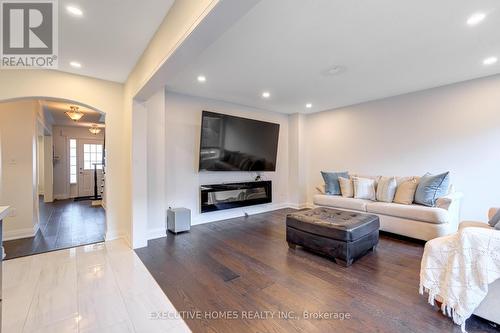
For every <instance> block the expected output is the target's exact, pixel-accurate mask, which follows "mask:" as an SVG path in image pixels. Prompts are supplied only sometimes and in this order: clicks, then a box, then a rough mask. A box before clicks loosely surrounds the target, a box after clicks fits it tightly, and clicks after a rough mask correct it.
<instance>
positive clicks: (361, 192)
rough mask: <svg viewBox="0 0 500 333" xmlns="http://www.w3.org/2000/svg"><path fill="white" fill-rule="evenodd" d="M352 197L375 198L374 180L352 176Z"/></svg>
mask: <svg viewBox="0 0 500 333" xmlns="http://www.w3.org/2000/svg"><path fill="white" fill-rule="evenodd" d="M352 182H353V187H354V198H356V199H367V200H375V180H374V179H369V178H360V177H353V179H352Z"/></svg>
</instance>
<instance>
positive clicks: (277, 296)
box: [136, 209, 495, 333]
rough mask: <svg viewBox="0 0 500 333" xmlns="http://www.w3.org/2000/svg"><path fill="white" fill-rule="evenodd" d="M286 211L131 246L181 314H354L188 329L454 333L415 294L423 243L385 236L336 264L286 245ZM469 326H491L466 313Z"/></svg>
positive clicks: (194, 324) (192, 323)
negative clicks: (350, 261) (348, 261)
mask: <svg viewBox="0 0 500 333" xmlns="http://www.w3.org/2000/svg"><path fill="white" fill-rule="evenodd" d="M291 211H293V210H291V209H282V210H277V211H273V212H269V213H265V214H259V215H253V216H250V217H247V218H245V217H241V218H235V219H230V220H225V221H220V222H214V223H208V224H203V225H198V226H194V227H193V228H192V229H191V231H190V232H189V233H183V234H179V235H176V236H174V235H172V234H169V235H167V237H164V238H159V239H155V240H151V241H149V242H148V247H146V248H142V249H138V250H136V252H137V254H138V255H139V257H140V258H141V260H142V261H143V262H144V264H145V265H146V267H147V268H148V270H149V271H150V272H151V274H152V275H153V277H154V278H155V279H156V281H157V282H158V284H159V285H160V287H161V288H162V290H163V291H164V292H165V294H166V295H167V296H168V297H169V299H170V300H171V301H172V303H173V304H174V306H175V307H176V309H177V310H178V311H232V310H237V311H271V312H272V313H274V314H277V313H278V312H279V311H282V312H289V311H292V312H294V313H295V314H297V315H298V317H301V316H302V314H303V311H309V312H317V311H329V312H345V313H350V314H351V315H352V319H351V320H313V319H310V320H305V319H298V320H293V319H289V320H285V319H281V318H276V317H275V318H273V319H267V320H264V319H260V320H259V319H255V320H251V319H238V320H222V319H206V318H205V319H203V320H194V319H188V318H185V319H186V322H187V324H188V325H189V327H190V328H191V330H192V331H193V332H231V333H233V332H256V333H257V332H307V333H309V332H321V333H323V332H384V333H385V332H394V333H400V332H426V333H427V332H429V333H432V332H457V333H458V332H460V328H459V327H457V326H456V325H454V324H453V323H452V322H451V320H450V319H448V318H446V317H444V316H443V315H441V314H440V313H439V312H438V311H436V310H435V309H433V308H432V307H431V306H429V305H428V304H427V302H426V298H425V297H423V296H420V295H419V294H418V283H419V269H420V260H421V257H422V253H423V245H422V244H420V243H416V242H411V241H408V240H405V239H398V238H393V237H390V236H388V235H384V234H382V235H381V239H380V244H379V246H378V248H377V250H376V251H375V252H373V253H369V254H367V255H366V256H364V257H363V258H361V259H359V260H358V261H356V262H355V263H354V264H353V265H352V266H351V267H342V266H339V265H337V264H335V263H334V262H332V261H331V260H329V259H327V258H324V257H321V256H318V255H315V254H313V253H310V252H308V251H305V250H303V249H301V248H298V249H296V250H290V249H289V248H288V246H287V243H286V242H285V217H286V214H287V213H289V212H291ZM467 328H468V330H469V332H494V331H495V330H494V329H493V328H492V327H491V326H490V325H489V324H488V323H486V322H485V321H483V320H481V319H479V318H477V317H472V318H471V319H469V321H468V322H467Z"/></svg>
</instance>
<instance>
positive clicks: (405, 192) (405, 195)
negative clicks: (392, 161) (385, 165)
mask: <svg viewBox="0 0 500 333" xmlns="http://www.w3.org/2000/svg"><path fill="white" fill-rule="evenodd" d="M417 185H418V180H417V179H416V178H411V179H410V180H407V181H403V182H401V183H400V184H399V185H398V188H397V190H396V195H395V196H394V202H395V203H399V204H403V205H411V204H412V203H413V199H414V198H415V191H416V190H417Z"/></svg>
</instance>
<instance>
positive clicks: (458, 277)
mask: <svg viewBox="0 0 500 333" xmlns="http://www.w3.org/2000/svg"><path fill="white" fill-rule="evenodd" d="M498 278H500V231H496V230H494V229H486V228H472V227H471V228H463V229H461V230H459V231H458V232H457V233H455V234H453V235H449V236H445V237H440V238H436V239H433V240H431V241H429V242H427V243H426V244H425V250H424V256H423V258H422V265H421V269H420V293H421V294H423V293H424V291H425V292H427V293H428V294H429V303H430V304H431V305H434V300H435V299H436V298H437V300H438V301H440V302H442V303H443V305H442V307H441V310H442V311H443V313H444V314H445V315H448V316H449V317H451V318H453V321H454V322H455V323H456V324H457V325H460V326H461V328H462V332H465V321H466V320H467V319H468V318H469V317H470V316H471V315H472V313H473V312H474V310H475V309H476V308H477V306H478V305H479V304H480V303H481V301H482V300H483V299H484V298H485V297H486V294H487V293H488V285H489V284H490V283H492V282H494V281H495V280H496V279H498Z"/></svg>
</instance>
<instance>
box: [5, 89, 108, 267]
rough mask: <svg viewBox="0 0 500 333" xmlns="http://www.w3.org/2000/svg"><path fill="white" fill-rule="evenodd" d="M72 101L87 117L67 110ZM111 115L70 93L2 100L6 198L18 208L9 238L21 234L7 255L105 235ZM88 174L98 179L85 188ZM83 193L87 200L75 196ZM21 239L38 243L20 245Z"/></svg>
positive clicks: (82, 242) (87, 241)
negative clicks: (108, 119)
mask: <svg viewBox="0 0 500 333" xmlns="http://www.w3.org/2000/svg"><path fill="white" fill-rule="evenodd" d="M70 106H72V107H76V108H80V109H79V110H78V111H79V113H81V114H82V115H83V118H81V119H80V120H79V121H73V120H71V119H69V117H68V116H67V115H66V114H65V112H66V111H69V109H70ZM105 115H106V113H105V112H103V111H101V110H98V109H96V108H94V107H92V106H89V105H87V104H85V103H81V102H79V101H75V100H70V99H67V98H54V97H41V96H30V97H18V98H10V99H5V100H3V101H0V118H2V119H1V120H2V121H1V125H0V137H1V139H2V140H1V141H0V142H1V146H2V150H3V153H2V156H3V159H4V160H3V162H2V165H3V166H4V167H3V168H2V175H3V177H2V191H1V192H2V196H1V197H2V203H3V204H7V205H10V206H13V209H14V210H13V211H14V214H12V216H10V217H9V218H8V219H10V220H12V221H7V223H6V224H5V226H6V232H5V233H4V235H5V236H6V237H5V239H6V240H13V239H17V240H16V241H15V243H16V246H15V251H12V253H9V246H8V244H9V243H11V242H6V243H5V245H6V248H7V257H8V258H12V257H17V256H23V255H29V254H34V253H41V252H46V251H49V250H55V249H61V248H67V247H73V246H79V245H85V244H90V243H95V242H99V241H104V240H105V236H106V232H107V228H106V220H107V219H106V215H107V213H106V211H105V210H104V209H103V208H102V207H100V205H101V202H102V201H101V200H103V201H104V202H105V200H106V193H107V191H108V187H107V186H105V172H104V171H105V168H106V164H105V161H106V159H105V152H106V149H105V147H106V144H105V137H106V136H105V128H104V119H105ZM91 126H92V127H91ZM89 128H92V133H91V131H89ZM30 140H31V142H30ZM87 148H88V149H87ZM30 165H31V170H30ZM30 171H31V172H30ZM84 175H88V177H83V176H84ZM97 175H98V176H97ZM87 178H88V179H87ZM30 182H31V184H30ZM85 182H86V184H87V185H88V187H89V188H91V185H94V186H93V190H92V191H91V192H89V193H83V195H82V193H81V190H82V189H83V188H85V187H83V186H82V183H85ZM30 185H31V186H30ZM98 185H99V186H98ZM14 188H15V189H16V191H12V190H13V189H14ZM79 191H80V192H79ZM91 193H92V195H90V194H91ZM85 194H87V197H83V196H84V195H85ZM39 198H43V200H39ZM78 198H80V199H83V200H81V201H79V202H76V199H78ZM54 199H56V200H57V201H56V202H55V203H54V202H53V200H54ZM74 200H75V201H74ZM92 200H93V201H92ZM91 203H92V204H93V205H91ZM103 206H105V205H103ZM91 207H93V208H91ZM30 222H31V224H30ZM21 238H22V239H21ZM12 242H13V241H12ZM22 242H24V243H30V242H31V243H32V244H31V246H19V244H21V243H22ZM28 248H29V249H30V250H27V249H28ZM23 251H24V252H26V251H28V252H29V251H31V252H30V253H28V252H26V253H24V252H23Z"/></svg>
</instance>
